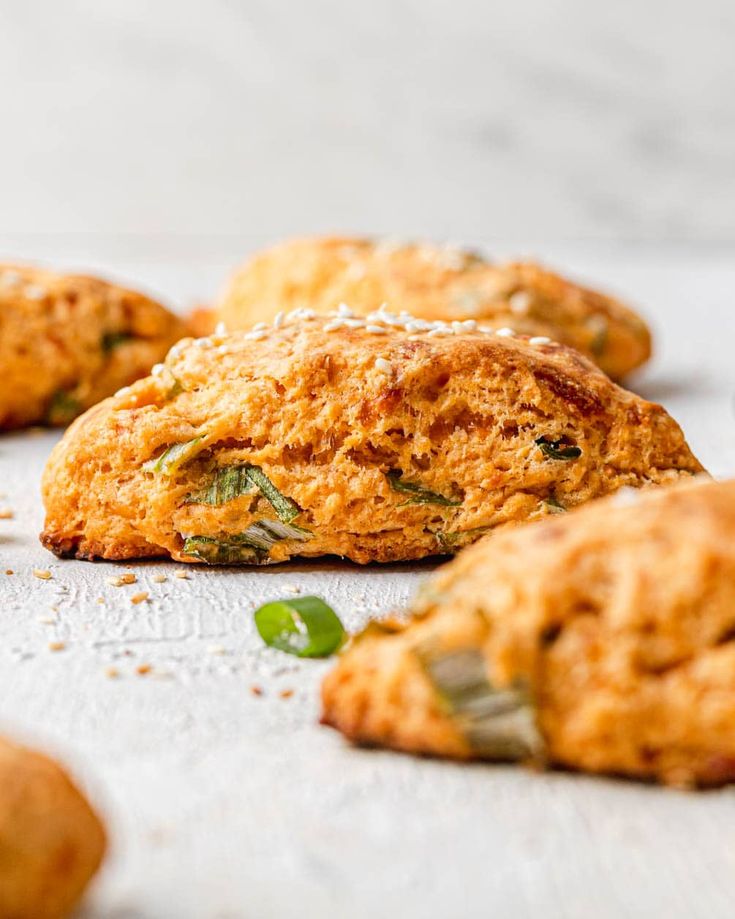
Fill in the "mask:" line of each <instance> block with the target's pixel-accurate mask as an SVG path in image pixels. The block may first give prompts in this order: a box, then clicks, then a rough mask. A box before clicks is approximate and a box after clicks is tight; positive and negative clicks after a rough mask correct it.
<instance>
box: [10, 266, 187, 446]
mask: <svg viewBox="0 0 735 919" xmlns="http://www.w3.org/2000/svg"><path fill="white" fill-rule="evenodd" d="M185 333H186V327H185V326H184V324H183V323H182V322H181V320H179V319H177V318H176V316H174V315H173V314H172V313H170V312H169V311H168V310H167V309H165V308H164V307H163V306H161V305H160V304H159V303H156V302H155V301H153V300H151V299H149V298H148V297H145V296H143V294H139V293H135V292H133V291H130V290H124V289H123V288H121V287H118V286H117V285H115V284H111V283H108V282H107V281H102V280H99V279H97V278H87V277H80V276H77V275H67V274H58V273H56V272H52V271H47V270H45V269H41V268H35V267H31V266H28V265H7V264H5V265H0V367H2V369H3V385H2V387H0V430H4V429H10V428H20V427H24V426H27V425H30V424H48V425H66V424H69V422H71V421H73V419H74V418H76V416H77V415H79V414H80V413H81V412H83V411H84V410H85V409H87V408H89V407H90V406H91V405H94V404H95V403H96V402H99V400H100V399H104V398H105V397H106V396H110V395H112V393H114V392H115V391H116V390H118V389H120V387H121V386H125V385H127V384H129V383H132V382H133V381H135V380H138V379H140V377H142V376H145V375H146V374H147V373H149V372H150V369H151V367H152V366H153V365H154V364H155V363H156V362H157V361H160V360H161V359H162V358H163V357H164V356H165V354H166V352H167V351H168V349H169V348H170V347H171V345H172V344H173V343H174V342H175V341H177V340H178V339H179V338H181V336H182V335H184V334H185Z"/></svg>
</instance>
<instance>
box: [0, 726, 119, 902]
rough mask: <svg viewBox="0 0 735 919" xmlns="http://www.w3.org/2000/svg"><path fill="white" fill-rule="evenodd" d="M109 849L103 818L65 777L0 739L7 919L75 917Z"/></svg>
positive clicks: (0, 870) (2, 896)
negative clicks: (74, 911) (75, 912)
mask: <svg viewBox="0 0 735 919" xmlns="http://www.w3.org/2000/svg"><path fill="white" fill-rule="evenodd" d="M105 847H106V840H105V831H104V829H103V827H102V824H101V822H100V820H99V818H98V817H97V815H96V814H95V813H94V811H93V810H92V809H91V807H90V806H89V804H88V803H87V801H86V800H85V798H84V797H83V796H82V794H81V793H80V792H79V790H78V789H77V788H76V786H75V785H74V784H73V783H72V781H71V779H70V778H69V776H68V775H67V774H66V772H65V771H64V770H63V769H62V768H61V767H60V766H59V765H58V764H57V763H55V762H54V761H53V760H52V759H49V758H48V757H46V756H43V755H42V754H40V753H36V752H34V751H32V750H28V749H26V748H24V747H19V746H16V745H15V744H12V743H10V742H9V741H7V740H5V739H4V738H0V916H2V917H3V919H62V917H65V916H68V915H69V914H70V913H71V912H72V910H73V909H74V907H75V906H76V905H77V903H78V902H79V900H80V899H81V897H82V894H83V893H84V890H85V889H86V887H87V884H88V883H89V881H90V879H91V878H92V876H93V875H94V874H95V872H96V871H97V869H98V868H99V866H100V864H101V862H102V857H103V855H104V852H105Z"/></svg>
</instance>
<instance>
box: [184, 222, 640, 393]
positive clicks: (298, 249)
mask: <svg viewBox="0 0 735 919" xmlns="http://www.w3.org/2000/svg"><path fill="white" fill-rule="evenodd" d="M384 302H385V303H387V305H388V308H389V309H392V310H396V309H405V310H407V311H408V312H409V313H412V314H413V315H415V316H420V317H422V318H424V319H445V320H449V321H452V320H460V321H462V320H465V319H476V320H478V321H481V322H482V323H483V324H484V325H486V326H493V327H495V328H501V327H504V326H508V327H510V328H512V329H514V330H515V331H516V332H519V333H523V334H527V335H531V336H539V335H545V336H548V337H549V338H552V339H553V340H555V341H559V342H561V343H563V344H566V345H570V346H571V347H573V348H576V349H577V350H578V351H580V352H581V353H582V354H584V355H586V356H587V357H588V358H590V359H591V360H592V361H594V362H595V363H596V364H597V365H598V366H599V367H601V368H602V369H603V370H604V371H605V372H606V373H607V374H609V375H610V376H611V377H613V378H620V377H623V376H624V375H625V374H627V373H629V372H630V371H631V370H633V369H635V368H636V367H638V366H640V365H641V364H642V363H644V362H645V361H646V360H647V359H648V357H649V355H650V352H651V336H650V332H649V330H648V328H647V326H646V324H645V323H644V322H643V320H642V319H641V318H640V317H639V316H637V315H636V314H635V313H634V312H633V311H632V310H631V309H629V308H628V307H626V306H624V305H623V304H622V303H620V302H618V301H617V300H614V299H612V298H611V297H608V296H604V295H603V294H600V293H597V292H595V291H593V290H588V289H586V288H584V287H580V286H578V285H577V284H574V283H572V282H571V281H567V280H565V279H564V278H561V277H559V276H558V275H556V274H553V273H552V272H550V271H547V270H545V269H544V268H541V267H540V266H539V265H536V264H534V263H533V262H505V263H498V264H495V263H492V262H489V261H487V260H486V259H485V258H483V257H482V256H481V255H478V254H477V253H475V252H470V251H467V250H463V249H459V248H457V247H455V246H437V245H431V244H427V243H421V244H418V243H412V244H394V243H390V242H386V241H384V242H374V241H372V240H368V239H350V238H339V237H332V238H319V237H316V238H308V239H297V240H294V241H291V242H285V243H281V244H280V245H277V246H274V247H273V248H271V249H266V250H265V251H263V252H261V253H259V254H257V255H255V256H254V257H253V258H251V259H250V261H249V262H248V263H247V264H245V265H244V266H243V267H242V268H241V269H240V270H239V271H238V272H237V273H236V274H235V276H234V277H233V278H232V281H231V282H230V284H229V286H228V288H227V289H226V291H225V293H224V296H223V297H222V299H221V301H220V303H219V306H218V316H219V319H220V320H222V321H223V322H224V323H225V325H226V326H227V327H228V328H230V329H241V328H247V327H249V326H251V325H253V324H254V323H256V322H260V321H265V322H270V321H271V320H272V319H273V317H274V316H275V315H276V314H277V313H278V312H279V311H280V310H283V309H285V310H290V309H293V308H298V307H308V308H311V309H314V310H316V311H317V312H318V313H327V312H329V311H330V310H333V309H336V308H337V306H338V305H339V304H340V303H346V304H348V305H349V306H350V307H351V308H352V309H354V310H355V311H356V312H357V313H358V314H361V315H364V314H365V313H369V312H371V311H373V310H375V309H377V308H378V307H379V306H380V305H381V303H384ZM202 318H203V315H202V314H200V315H199V320H200V321H201V320H202Z"/></svg>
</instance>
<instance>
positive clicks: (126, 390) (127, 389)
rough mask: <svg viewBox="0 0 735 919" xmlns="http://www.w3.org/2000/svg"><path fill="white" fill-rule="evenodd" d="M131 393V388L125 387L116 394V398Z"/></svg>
mask: <svg viewBox="0 0 735 919" xmlns="http://www.w3.org/2000/svg"><path fill="white" fill-rule="evenodd" d="M129 392H130V387H129V386H123V388H122V389H118V391H117V392H116V393H115V397H116V398H119V397H120V396H127V394H128V393H129Z"/></svg>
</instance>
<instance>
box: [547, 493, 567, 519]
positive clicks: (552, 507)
mask: <svg viewBox="0 0 735 919" xmlns="http://www.w3.org/2000/svg"><path fill="white" fill-rule="evenodd" d="M543 503H544V504H545V505H546V507H547V508H548V509H549V513H550V514H563V513H564V512H565V511H566V508H565V507H564V505H563V504H562V503H561V502H560V501H559V500H558V499H557V498H555V497H554V495H549V497H548V498H545V499H544V501H543Z"/></svg>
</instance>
